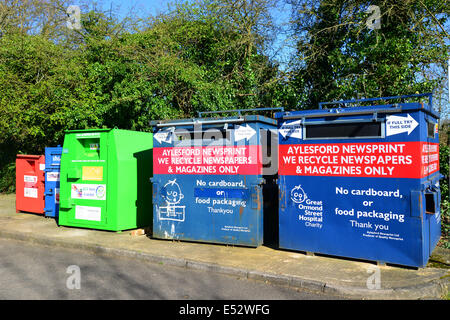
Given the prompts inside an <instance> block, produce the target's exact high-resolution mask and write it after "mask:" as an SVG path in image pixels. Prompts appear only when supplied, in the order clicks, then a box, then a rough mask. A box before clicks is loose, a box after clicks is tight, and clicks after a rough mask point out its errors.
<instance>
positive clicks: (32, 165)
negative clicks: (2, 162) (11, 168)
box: [16, 154, 45, 214]
mask: <svg viewBox="0 0 450 320" xmlns="http://www.w3.org/2000/svg"><path fill="white" fill-rule="evenodd" d="M44 170H45V156H43V155H41V156H37V155H25V154H18V155H17V158H16V212H19V211H25V212H33V213H40V214H44V207H45V200H44V192H45V186H44V182H45V175H44Z"/></svg>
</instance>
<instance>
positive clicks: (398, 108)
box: [275, 93, 440, 119]
mask: <svg viewBox="0 0 450 320" xmlns="http://www.w3.org/2000/svg"><path fill="white" fill-rule="evenodd" d="M414 97H428V98H429V103H428V104H427V103H422V102H409V103H389V104H382V105H371V106H357V107H338V108H330V109H326V108H324V109H322V106H323V105H331V104H333V105H342V104H344V105H345V104H348V103H352V104H355V103H360V102H372V101H382V100H392V99H406V98H414ZM319 106H320V108H319V109H314V110H299V111H286V112H277V113H276V114H275V118H276V119H294V118H297V119H299V118H303V117H304V118H316V117H330V116H333V117H336V116H353V115H363V114H365V115H369V114H374V113H377V114H388V113H389V114H390V113H402V112H411V111H423V112H425V113H427V114H429V115H431V116H433V117H435V118H437V119H439V117H440V116H439V113H438V112H436V111H435V110H434V109H433V107H432V99H431V93H424V94H414V95H409V96H394V97H383V98H370V99H359V100H342V101H334V102H321V103H319Z"/></svg>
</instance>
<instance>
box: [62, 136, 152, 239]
mask: <svg viewBox="0 0 450 320" xmlns="http://www.w3.org/2000/svg"><path fill="white" fill-rule="evenodd" d="M152 148H153V135H152V134H151V133H145V132H137V131H129V130H120V129H95V130H70V131H66V135H65V137H64V145H63V150H62V156H61V175H60V177H61V178H60V179H61V186H60V213H59V224H60V225H63V226H72V227H83V228H91V229H101V230H110V231H121V230H127V229H134V228H139V227H144V226H149V225H151V221H152V203H151V197H150V196H149V195H150V194H151V192H152V190H151V183H150V178H151V176H152V166H151V165H148V164H149V163H150V164H151V163H152V161H153V160H152V154H153V150H152Z"/></svg>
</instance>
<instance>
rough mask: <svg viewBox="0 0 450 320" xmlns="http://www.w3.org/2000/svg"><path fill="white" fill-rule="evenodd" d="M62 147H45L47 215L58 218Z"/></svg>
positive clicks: (45, 210)
mask: <svg viewBox="0 0 450 320" xmlns="http://www.w3.org/2000/svg"><path fill="white" fill-rule="evenodd" d="M61 153H62V147H61V146H57V147H47V148H45V193H44V195H45V209H44V212H45V216H46V217H52V218H57V217H58V213H59V172H60V164H61Z"/></svg>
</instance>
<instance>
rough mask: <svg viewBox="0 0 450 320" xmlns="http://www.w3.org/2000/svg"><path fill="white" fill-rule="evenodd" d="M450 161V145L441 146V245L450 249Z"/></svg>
mask: <svg viewBox="0 0 450 320" xmlns="http://www.w3.org/2000/svg"><path fill="white" fill-rule="evenodd" d="M449 161H450V148H449V146H448V145H445V144H442V143H441V144H440V146H439V171H440V173H441V174H442V175H443V176H444V179H442V180H441V181H440V187H441V225H442V238H441V241H440V245H441V246H443V247H444V248H447V249H450V199H449V188H448V185H449Z"/></svg>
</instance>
